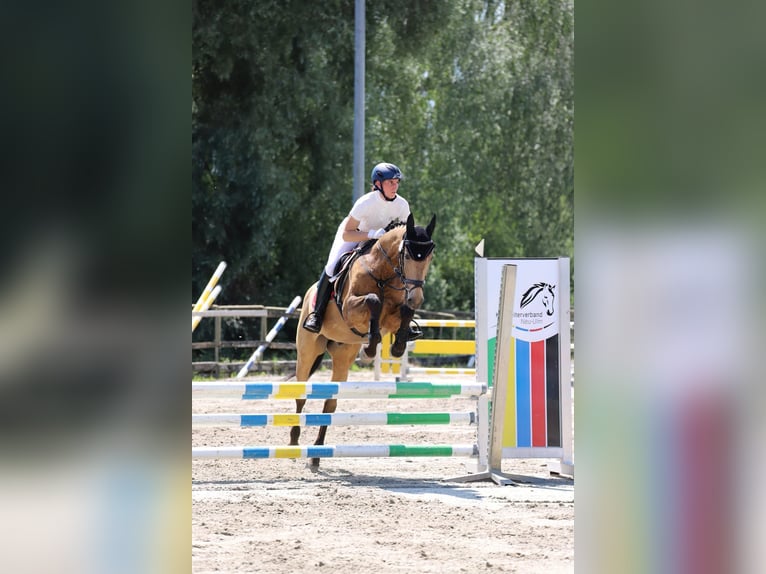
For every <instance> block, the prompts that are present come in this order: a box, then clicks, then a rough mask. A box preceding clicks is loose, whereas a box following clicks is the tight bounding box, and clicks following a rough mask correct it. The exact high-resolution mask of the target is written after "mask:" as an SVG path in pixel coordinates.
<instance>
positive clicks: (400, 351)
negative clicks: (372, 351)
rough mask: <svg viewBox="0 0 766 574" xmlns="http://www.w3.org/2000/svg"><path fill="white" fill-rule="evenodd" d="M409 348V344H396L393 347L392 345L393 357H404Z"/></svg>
mask: <svg viewBox="0 0 766 574" xmlns="http://www.w3.org/2000/svg"><path fill="white" fill-rule="evenodd" d="M406 348H407V342H406V341H404V342H401V343H400V342H399V341H397V342H395V343H394V344H393V345H391V356H392V357H396V358H397V359H398V358H399V357H401V356H402V355H404V351H405V349H406Z"/></svg>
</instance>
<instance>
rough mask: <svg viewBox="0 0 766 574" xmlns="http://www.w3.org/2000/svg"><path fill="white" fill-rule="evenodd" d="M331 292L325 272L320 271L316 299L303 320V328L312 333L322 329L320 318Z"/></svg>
mask: <svg viewBox="0 0 766 574" xmlns="http://www.w3.org/2000/svg"><path fill="white" fill-rule="evenodd" d="M331 292H332V284H331V283H330V278H329V277H328V276H327V273H325V272H324V271H322V274H321V275H320V276H319V281H318V282H317V300H316V305H315V306H314V310H313V311H312V312H311V313H309V316H308V317H306V320H305V321H304V322H303V328H304V329H306V330H308V331H311V332H312V333H319V331H320V330H321V329H322V318H323V317H324V310H325V308H326V307H327V303H328V301H329V300H330V293H331Z"/></svg>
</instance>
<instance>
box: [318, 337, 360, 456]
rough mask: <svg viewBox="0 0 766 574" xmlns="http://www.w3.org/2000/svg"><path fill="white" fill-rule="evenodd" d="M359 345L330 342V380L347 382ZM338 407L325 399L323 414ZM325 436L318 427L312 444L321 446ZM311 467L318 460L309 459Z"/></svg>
mask: <svg viewBox="0 0 766 574" xmlns="http://www.w3.org/2000/svg"><path fill="white" fill-rule="evenodd" d="M360 346H361V345H357V344H354V345H349V344H345V343H335V342H331V343H330V344H329V346H328V349H327V350H328V351H329V352H330V355H331V356H332V380H333V381H334V382H336V383H338V382H343V381H347V380H348V371H349V369H350V368H351V365H352V364H353V362H354V359H356V355H357V354H358V353H359V347H360ZM337 406H338V400H337V399H327V400H326V401H325V402H324V408H323V409H322V412H323V413H334V412H335V409H336V408H337ZM326 435H327V427H326V426H322V427H319V433H317V439H316V441H314V444H315V445H317V446H321V445H323V444H324V440H325V436H326ZM311 467H312V468H314V469H316V468H318V467H319V459H318V458H312V459H311Z"/></svg>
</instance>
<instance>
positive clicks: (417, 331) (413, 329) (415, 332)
mask: <svg viewBox="0 0 766 574" xmlns="http://www.w3.org/2000/svg"><path fill="white" fill-rule="evenodd" d="M422 337H423V331H422V329H421V328H420V325H418V323H417V321H415V320H414V319H413V320H412V322H411V324H410V326H409V327H408V332H407V341H416V340H417V339H420V338H422Z"/></svg>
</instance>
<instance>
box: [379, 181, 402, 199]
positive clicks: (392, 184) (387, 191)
mask: <svg viewBox="0 0 766 574" xmlns="http://www.w3.org/2000/svg"><path fill="white" fill-rule="evenodd" d="M398 189H399V180H398V179H386V180H384V181H383V194H384V195H385V196H386V197H387V198H388V199H393V198H395V197H396V192H397V190H398Z"/></svg>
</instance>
